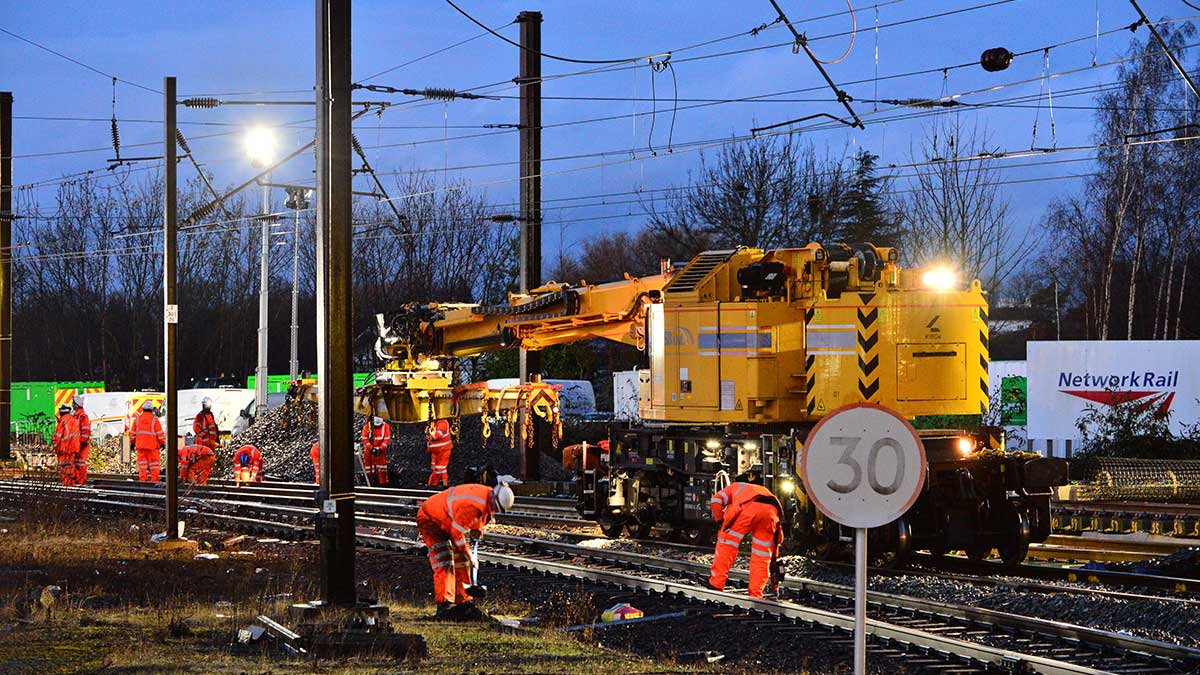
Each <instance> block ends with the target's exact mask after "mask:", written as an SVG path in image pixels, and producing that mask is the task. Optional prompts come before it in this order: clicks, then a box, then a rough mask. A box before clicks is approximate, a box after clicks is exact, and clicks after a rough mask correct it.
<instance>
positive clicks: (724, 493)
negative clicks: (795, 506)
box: [708, 483, 783, 529]
mask: <svg viewBox="0 0 1200 675" xmlns="http://www.w3.org/2000/svg"><path fill="white" fill-rule="evenodd" d="M750 502H763V503H766V504H770V505H772V506H774V507H775V509H776V510H778V511H779V514H780V515H781V516H782V515H783V505H782V504H780V503H779V499H778V498H776V497H775V495H773V494H771V491H770V490H768V489H767V488H765V487H763V486H761V485H755V484H754V483H730V484H729V485H728V486H726V487H725V489H724V490H721V491H720V492H718V493H717V494H715V495H713V498H712V499H711V500H709V502H708V505H709V508H711V509H712V517H713V520H714V521H715V522H718V523H721V529H725V528H727V527H729V525H730V524H731V523H733V521H735V520H737V517H738V514H739V513H741V511H742V507H743V506H745V505H746V504H748V503H750Z"/></svg>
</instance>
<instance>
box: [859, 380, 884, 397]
mask: <svg viewBox="0 0 1200 675" xmlns="http://www.w3.org/2000/svg"><path fill="white" fill-rule="evenodd" d="M858 391H859V393H860V394H862V395H863V398H864V399H866V400H868V401H870V400H871V398H872V397H873V396H875V392H877V391H879V378H875V381H874V382H872V383H871V384H864V383H863V381H862V380H859V381H858Z"/></svg>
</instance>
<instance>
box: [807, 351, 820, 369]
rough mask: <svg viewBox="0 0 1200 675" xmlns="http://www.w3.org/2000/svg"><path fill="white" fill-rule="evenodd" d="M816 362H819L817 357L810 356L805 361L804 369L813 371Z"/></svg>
mask: <svg viewBox="0 0 1200 675" xmlns="http://www.w3.org/2000/svg"><path fill="white" fill-rule="evenodd" d="M816 362H817V357H816V356H814V355H812V354H809V355H808V357H807V358H806V359H804V369H805V370H812V367H813V364H814V363H816Z"/></svg>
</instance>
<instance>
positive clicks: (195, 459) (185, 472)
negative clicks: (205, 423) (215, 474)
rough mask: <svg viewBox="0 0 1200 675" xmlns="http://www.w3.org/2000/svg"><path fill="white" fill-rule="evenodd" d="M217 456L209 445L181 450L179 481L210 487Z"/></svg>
mask: <svg viewBox="0 0 1200 675" xmlns="http://www.w3.org/2000/svg"><path fill="white" fill-rule="evenodd" d="M216 462H217V455H216V453H214V452H213V449H212V448H210V447H208V446H207V445H185V446H183V447H182V448H180V449H179V479H180V480H183V481H188V482H191V483H195V484H197V485H208V477H209V476H210V475H212V470H213V464H216Z"/></svg>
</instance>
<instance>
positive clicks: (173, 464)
mask: <svg viewBox="0 0 1200 675" xmlns="http://www.w3.org/2000/svg"><path fill="white" fill-rule="evenodd" d="M175 137H176V133H175V78H173V77H164V78H163V189H164V197H163V365H164V369H165V370H166V373H165V376H164V382H165V391H164V392H163V393H164V394H165V398H166V403H165V405H166V408H167V419H166V425H165V426H166V427H167V428H166V432H167V434H166V436H167V465H166V467H165V469H166V473H167V539H177V538H178V537H179V437H178V433H179V422H178V420H179V392H178V391H177V390H176V388H177V385H176V382H175V329H176V327H177V326H178V323H179V305H177V304H176V303H175V263H176V254H177V253H178V248H177V247H176V241H175V235H176V228H177V227H178V225H179V223H178V222H177V220H176V215H177V214H176V207H177V203H176V199H177V190H176V182H175V181H176V171H177V166H176V162H175V154H176V149H175Z"/></svg>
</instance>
